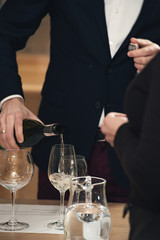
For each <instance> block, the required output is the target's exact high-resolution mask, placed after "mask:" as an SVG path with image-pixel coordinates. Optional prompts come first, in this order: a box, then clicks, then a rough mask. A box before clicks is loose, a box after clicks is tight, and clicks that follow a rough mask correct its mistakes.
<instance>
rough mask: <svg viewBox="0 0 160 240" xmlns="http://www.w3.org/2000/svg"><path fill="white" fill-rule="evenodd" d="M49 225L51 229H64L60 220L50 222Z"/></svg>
mask: <svg viewBox="0 0 160 240" xmlns="http://www.w3.org/2000/svg"><path fill="white" fill-rule="evenodd" d="M47 227H48V228H50V229H57V230H64V226H63V224H62V223H60V222H53V223H48V225H47Z"/></svg>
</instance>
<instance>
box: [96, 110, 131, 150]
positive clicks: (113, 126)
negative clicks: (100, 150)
mask: <svg viewBox="0 0 160 240" xmlns="http://www.w3.org/2000/svg"><path fill="white" fill-rule="evenodd" d="M126 122H128V118H127V117H126V115H125V114H123V113H117V112H110V113H108V114H107V115H106V117H105V118H104V121H103V124H102V126H101V131H102V133H103V134H104V135H105V139H106V141H107V142H109V143H110V145H111V146H112V147H114V138H115V135H116V132H117V130H118V128H119V127H120V126H121V125H122V124H124V123H126Z"/></svg>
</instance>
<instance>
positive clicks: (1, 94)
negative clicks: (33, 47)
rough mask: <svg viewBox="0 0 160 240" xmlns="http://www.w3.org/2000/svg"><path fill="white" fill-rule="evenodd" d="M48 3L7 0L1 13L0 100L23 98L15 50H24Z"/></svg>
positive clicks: (45, 1) (32, 0) (30, 0)
mask: <svg viewBox="0 0 160 240" xmlns="http://www.w3.org/2000/svg"><path fill="white" fill-rule="evenodd" d="M48 4H49V1H48V0H28V1H26V0H14V1H12V0H8V1H7V2H6V3H5V4H4V6H3V7H2V8H1V10H0V101H1V100H2V99H3V98H5V97H7V96H9V95H12V94H20V95H22V96H23V91H22V86H21V79H20V76H19V75H18V67H17V63H16V51H17V50H20V49H22V48H24V47H25V44H26V41H27V40H28V38H29V37H30V36H31V35H32V34H33V33H34V32H35V31H36V29H37V28H38V26H39V24H40V22H41V19H42V18H43V17H44V15H45V14H46V13H47V9H48Z"/></svg>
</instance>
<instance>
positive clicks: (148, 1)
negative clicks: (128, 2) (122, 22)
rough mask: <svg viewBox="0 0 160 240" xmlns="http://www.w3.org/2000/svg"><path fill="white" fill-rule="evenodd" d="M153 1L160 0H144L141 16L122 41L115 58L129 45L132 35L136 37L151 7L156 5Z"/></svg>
mask: <svg viewBox="0 0 160 240" xmlns="http://www.w3.org/2000/svg"><path fill="white" fill-rule="evenodd" d="M153 1H158V0H144V3H143V6H142V9H141V12H140V14H139V17H138V18H137V20H136V22H135V24H134V25H133V27H132V29H131V31H130V32H129V34H128V36H127V37H126V39H125V40H124V42H123V43H122V45H121V47H120V48H119V50H118V51H117V53H116V54H115V56H114V58H115V57H116V56H117V55H119V54H120V53H121V51H122V50H123V49H124V48H125V47H126V46H127V45H129V39H130V38H131V37H134V36H135V37H136V33H137V32H138V31H139V29H140V28H141V27H142V25H144V23H145V19H147V18H148V17H149V12H150V9H151V8H153V6H154V4H153ZM137 37H138V36H137Z"/></svg>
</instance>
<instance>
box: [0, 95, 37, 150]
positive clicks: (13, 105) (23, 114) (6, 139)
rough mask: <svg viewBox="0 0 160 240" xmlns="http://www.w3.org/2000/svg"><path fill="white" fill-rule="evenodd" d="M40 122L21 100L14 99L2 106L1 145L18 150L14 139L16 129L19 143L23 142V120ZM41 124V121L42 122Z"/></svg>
mask: <svg viewBox="0 0 160 240" xmlns="http://www.w3.org/2000/svg"><path fill="white" fill-rule="evenodd" d="M25 118H30V119H35V120H38V121H40V120H39V119H38V118H37V117H36V116H35V115H34V114H33V113H32V112H31V111H30V110H29V109H27V108H26V107H25V106H24V102H23V100H22V99H21V98H12V99H10V100H7V101H6V102H4V103H3V105H2V111H1V113H0V145H1V146H2V147H3V148H6V149H18V148H19V147H18V145H17V144H16V142H15V138H14V129H15V134H16V138H17V141H18V142H20V143H21V142H23V125H22V124H23V119H25ZM40 122H41V121H40Z"/></svg>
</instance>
